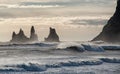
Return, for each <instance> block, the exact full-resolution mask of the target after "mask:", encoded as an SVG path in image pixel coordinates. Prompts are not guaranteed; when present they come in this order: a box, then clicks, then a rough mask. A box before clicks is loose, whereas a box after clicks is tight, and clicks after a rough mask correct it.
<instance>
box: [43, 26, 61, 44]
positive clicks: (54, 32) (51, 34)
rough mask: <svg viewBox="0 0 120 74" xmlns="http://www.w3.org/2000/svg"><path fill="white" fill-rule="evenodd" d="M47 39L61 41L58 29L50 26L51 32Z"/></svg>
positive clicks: (48, 40)
mask: <svg viewBox="0 0 120 74" xmlns="http://www.w3.org/2000/svg"><path fill="white" fill-rule="evenodd" d="M45 41H47V42H59V41H60V40H59V36H58V34H57V33H56V30H55V29H54V28H51V27H50V33H49V35H48V37H47V38H45Z"/></svg>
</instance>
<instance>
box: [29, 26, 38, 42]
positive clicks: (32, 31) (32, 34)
mask: <svg viewBox="0 0 120 74" xmlns="http://www.w3.org/2000/svg"><path fill="white" fill-rule="evenodd" d="M30 41H32V42H34V41H38V36H37V34H35V29H34V26H32V27H31V35H30Z"/></svg>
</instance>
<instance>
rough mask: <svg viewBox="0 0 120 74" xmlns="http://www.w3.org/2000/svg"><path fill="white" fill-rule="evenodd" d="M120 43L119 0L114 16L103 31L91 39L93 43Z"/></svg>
mask: <svg viewBox="0 0 120 74" xmlns="http://www.w3.org/2000/svg"><path fill="white" fill-rule="evenodd" d="M98 40H102V41H106V42H120V0H118V1H117V7H116V11H115V13H114V15H113V16H112V17H111V18H110V20H109V21H108V23H107V25H105V26H104V28H103V31H102V32H101V33H100V34H99V35H98V36H97V37H95V38H94V39H93V41H98Z"/></svg>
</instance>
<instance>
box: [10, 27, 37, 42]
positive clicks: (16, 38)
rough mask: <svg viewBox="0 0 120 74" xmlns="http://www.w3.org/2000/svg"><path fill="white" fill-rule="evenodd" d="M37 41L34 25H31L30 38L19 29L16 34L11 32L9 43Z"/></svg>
mask: <svg viewBox="0 0 120 74" xmlns="http://www.w3.org/2000/svg"><path fill="white" fill-rule="evenodd" d="M37 41H38V37H37V34H35V29H34V26H32V27H31V35H30V38H28V37H27V36H25V34H24V31H23V30H22V29H20V31H19V33H18V34H16V33H15V32H13V34H12V39H11V40H10V42H11V43H30V42H37Z"/></svg>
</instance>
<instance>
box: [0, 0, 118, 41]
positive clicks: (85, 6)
mask: <svg viewBox="0 0 120 74" xmlns="http://www.w3.org/2000/svg"><path fill="white" fill-rule="evenodd" d="M115 7H116V0H0V41H3V42H4V41H9V40H10V39H11V36H12V32H13V31H15V32H16V33H18V32H19V29H20V28H22V29H23V30H24V32H25V35H27V37H29V35H30V27H31V26H32V25H33V26H35V29H36V33H37V34H38V37H39V40H40V41H43V40H44V37H47V36H48V33H49V27H53V28H55V29H56V31H57V33H58V35H59V36H60V40H61V41H89V40H91V39H93V38H94V37H95V36H96V35H98V34H99V33H100V32H101V31H102V28H103V26H104V25H105V24H106V23H107V21H108V19H109V18H110V17H111V16H112V15H113V13H114V11H115Z"/></svg>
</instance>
